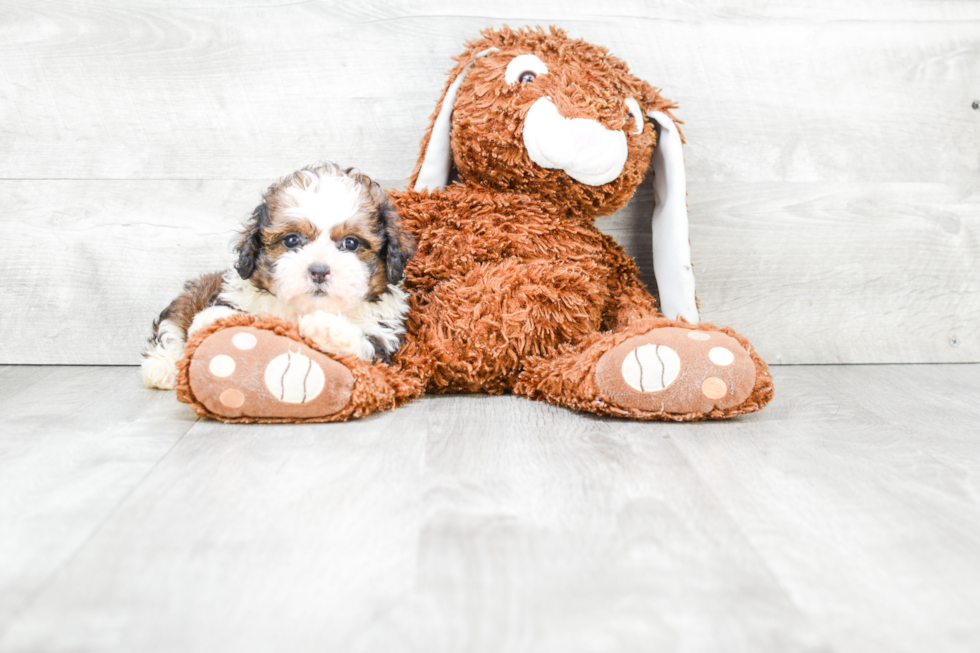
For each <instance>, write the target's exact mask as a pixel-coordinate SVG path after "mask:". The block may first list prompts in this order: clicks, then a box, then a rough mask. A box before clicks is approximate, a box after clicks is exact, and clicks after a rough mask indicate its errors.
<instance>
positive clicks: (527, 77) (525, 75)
mask: <svg viewBox="0 0 980 653" xmlns="http://www.w3.org/2000/svg"><path fill="white" fill-rule="evenodd" d="M535 77H537V75H535V74H534V71H531V70H525V71H524V72H522V73H521V76H520V77H518V78H517V80H518V81H519V82H520V83H521V84H524V83H526V82H533V81H534V78H535Z"/></svg>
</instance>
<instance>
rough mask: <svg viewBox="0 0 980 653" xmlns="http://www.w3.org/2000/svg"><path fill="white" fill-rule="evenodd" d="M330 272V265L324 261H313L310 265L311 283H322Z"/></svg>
mask: <svg viewBox="0 0 980 653" xmlns="http://www.w3.org/2000/svg"><path fill="white" fill-rule="evenodd" d="M329 274H330V266H329V265H327V264H326V263H314V264H313V265H311V266H310V277H311V278H312V279H313V283H323V282H324V281H326V280H327V276H328V275H329Z"/></svg>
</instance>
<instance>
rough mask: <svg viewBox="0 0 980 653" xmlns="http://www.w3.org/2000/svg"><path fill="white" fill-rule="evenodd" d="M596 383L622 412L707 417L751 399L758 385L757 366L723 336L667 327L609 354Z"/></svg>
mask: <svg viewBox="0 0 980 653" xmlns="http://www.w3.org/2000/svg"><path fill="white" fill-rule="evenodd" d="M595 378H596V383H597V384H598V386H599V388H600V389H601V390H602V391H603V392H604V393H605V394H606V396H607V397H608V399H609V401H610V402H612V403H613V404H614V405H616V406H619V407H620V408H626V409H635V410H644V411H652V412H665V413H672V414H679V415H684V414H690V413H708V412H711V411H712V410H713V409H716V408H718V409H722V410H724V409H726V408H732V407H734V406H738V405H739V404H741V403H742V402H744V401H745V400H746V399H748V397H749V396H750V395H751V394H752V387H753V386H754V385H755V363H754V362H753V361H752V357H751V356H749V354H748V352H747V351H745V349H744V348H743V347H742V345H740V344H739V342H738V341H737V340H735V339H734V338H732V337H731V336H729V335H727V334H725V333H721V332H719V331H699V330H694V329H683V328H680V327H663V328H660V329H654V330H652V331H649V332H647V333H645V334H642V335H639V336H633V337H632V338H629V339H627V340H625V341H623V342H622V343H620V344H619V345H617V346H616V347H614V348H613V349H611V350H609V351H608V352H606V353H605V354H604V355H603V356H602V358H601V359H599V364H598V366H597V367H596V372H595Z"/></svg>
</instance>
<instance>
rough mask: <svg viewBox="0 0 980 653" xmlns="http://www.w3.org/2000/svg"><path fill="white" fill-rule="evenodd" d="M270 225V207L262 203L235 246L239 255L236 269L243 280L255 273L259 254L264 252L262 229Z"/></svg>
mask: <svg viewBox="0 0 980 653" xmlns="http://www.w3.org/2000/svg"><path fill="white" fill-rule="evenodd" d="M269 223H270V219H269V206H268V205H267V204H266V203H265V202H262V203H261V204H259V205H258V206H256V207H255V210H254V211H252V217H251V218H249V220H248V223H247V224H246V226H245V230H244V231H243V232H242V237H241V239H240V240H239V241H238V245H236V246H235V251H236V252H237V253H238V262H237V263H235V269H236V270H238V275H239V276H240V277H241V278H242V279H248V278H249V277H251V276H252V274H253V273H254V272H255V267H256V266H257V265H258V259H259V254H260V253H261V252H262V229H263V228H264V227H267V226H268V225H269Z"/></svg>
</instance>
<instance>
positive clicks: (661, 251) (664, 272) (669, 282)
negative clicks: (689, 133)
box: [647, 111, 699, 324]
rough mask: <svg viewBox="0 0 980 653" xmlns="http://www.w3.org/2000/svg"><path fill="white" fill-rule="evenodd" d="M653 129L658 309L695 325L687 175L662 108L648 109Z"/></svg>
mask: <svg viewBox="0 0 980 653" xmlns="http://www.w3.org/2000/svg"><path fill="white" fill-rule="evenodd" d="M647 116H648V117H649V118H650V119H651V120H652V121H653V124H654V127H655V128H656V130H657V147H656V149H654V151H653V160H652V161H651V165H652V166H653V199H654V208H653V272H654V275H656V278H657V292H658V293H659V294H660V312H661V313H663V314H664V315H665V316H667V317H668V318H670V319H672V320H676V319H678V318H684V319H685V320H687V321H688V322H690V323H692V324H697V323H698V321H699V317H698V304H697V298H696V297H695V296H694V269H693V268H692V267H691V241H690V236H689V233H688V232H689V230H688V221H687V176H686V173H685V171H684V153H683V152H682V151H681V137H680V132H678V130H677V125H675V124H674V121H673V120H671V118H670V116H668V115H667V114H666V113H664V112H662V111H648V112H647Z"/></svg>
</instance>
